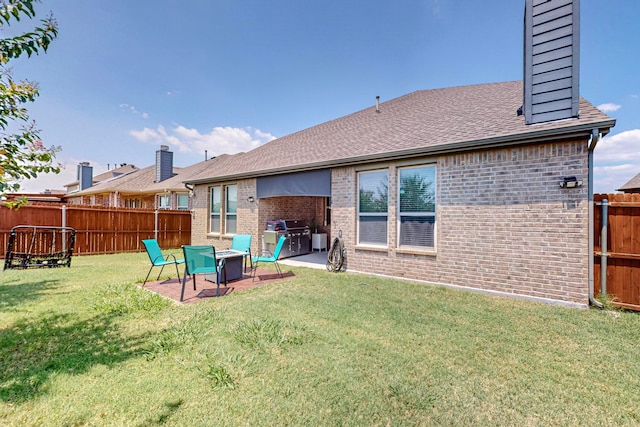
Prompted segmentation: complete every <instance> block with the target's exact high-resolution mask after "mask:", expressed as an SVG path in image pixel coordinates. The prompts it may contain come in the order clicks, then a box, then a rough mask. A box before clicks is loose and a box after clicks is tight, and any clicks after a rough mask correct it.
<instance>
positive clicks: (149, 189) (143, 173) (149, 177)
mask: <svg viewBox="0 0 640 427" xmlns="http://www.w3.org/2000/svg"><path fill="white" fill-rule="evenodd" d="M226 157H228V155H226V154H223V155H222V156H218V157H215V158H211V159H209V160H206V161H202V162H199V163H195V164H193V165H191V166H188V167H185V168H176V167H174V168H173V173H174V176H172V177H171V178H169V179H165V180H164V181H160V182H155V179H156V166H155V165H152V166H147V167H146V168H142V169H138V170H137V171H134V172H131V173H129V174H127V175H125V176H122V177H119V178H118V179H113V180H108V181H103V182H101V183H99V184H96V185H94V186H92V187H89V188H87V189H85V190H82V191H78V192H76V193H73V196H74V197H76V196H82V195H89V194H100V193H113V192H116V191H117V192H119V193H123V194H156V193H162V192H167V191H187V189H186V188H185V186H184V181H185V180H187V179H188V178H190V177H191V176H192V175H194V174H197V173H199V172H201V171H202V170H203V169H206V168H209V167H211V166H213V165H214V164H215V163H216V162H219V161H220V160H222V159H224V158H226Z"/></svg>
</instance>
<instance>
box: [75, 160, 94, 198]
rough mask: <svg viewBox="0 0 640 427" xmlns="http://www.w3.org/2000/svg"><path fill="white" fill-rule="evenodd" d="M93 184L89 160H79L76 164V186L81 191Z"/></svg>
mask: <svg viewBox="0 0 640 427" xmlns="http://www.w3.org/2000/svg"><path fill="white" fill-rule="evenodd" d="M92 185H93V167H91V166H89V162H80V163H79V164H78V187H79V189H80V190H81V191H82V190H84V189H86V188H89V187H91V186H92Z"/></svg>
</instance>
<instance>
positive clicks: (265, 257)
mask: <svg viewBox="0 0 640 427" xmlns="http://www.w3.org/2000/svg"><path fill="white" fill-rule="evenodd" d="M285 240H287V238H286V237H285V236H280V239H279V240H278V243H277V244H276V248H275V249H274V250H273V253H270V252H269V251H264V252H263V254H262V256H257V257H254V258H253V279H255V277H256V271H257V270H258V264H259V263H261V262H272V263H274V264H275V266H276V271H277V272H278V274H279V275H280V277H283V276H282V269H281V268H280V264H278V258H279V257H280V251H282V246H284V242H285ZM253 279H252V280H253Z"/></svg>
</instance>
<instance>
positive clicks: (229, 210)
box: [224, 185, 238, 234]
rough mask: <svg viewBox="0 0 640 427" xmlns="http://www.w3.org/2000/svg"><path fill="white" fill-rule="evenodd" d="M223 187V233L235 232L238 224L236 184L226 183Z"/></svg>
mask: <svg viewBox="0 0 640 427" xmlns="http://www.w3.org/2000/svg"><path fill="white" fill-rule="evenodd" d="M225 189H226V197H225V217H224V223H225V233H227V234H235V233H236V230H237V224H238V186H237V185H227V186H226V187H225Z"/></svg>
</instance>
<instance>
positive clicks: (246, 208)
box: [191, 179, 264, 254]
mask: <svg viewBox="0 0 640 427" xmlns="http://www.w3.org/2000/svg"><path fill="white" fill-rule="evenodd" d="M222 185H223V186H224V185H237V186H238V224H237V230H236V231H237V234H251V235H252V236H253V239H252V241H251V251H252V253H254V254H255V253H259V252H258V251H259V250H261V244H260V242H259V241H258V240H259V238H258V236H262V229H264V226H263V227H262V228H261V229H259V227H258V209H259V205H260V201H257V200H256V201H254V202H249V201H248V200H247V199H248V198H249V197H253V198H254V199H255V197H256V180H255V179H247V180H242V181H233V182H227V183H223V184H222ZM223 194H224V193H223ZM209 197H210V186H209V185H196V186H195V188H194V192H193V197H192V198H191V207H192V226H191V244H192V245H213V246H215V247H216V249H218V250H222V249H228V248H230V247H231V239H232V238H233V236H231V235H225V234H218V233H209ZM223 200H224V196H223ZM223 221H224V218H223ZM222 229H223V230H224V224H222Z"/></svg>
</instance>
